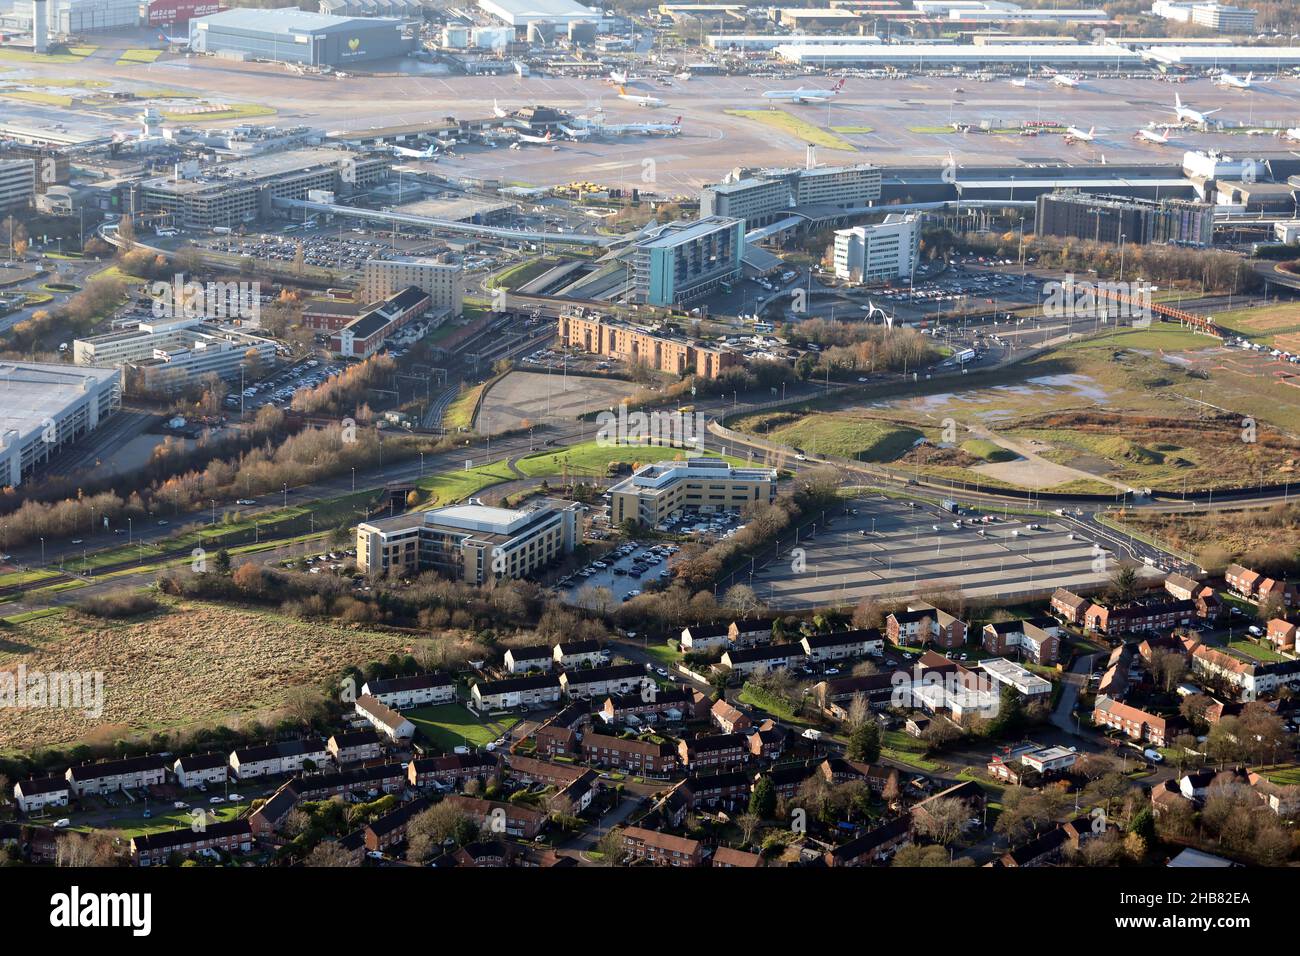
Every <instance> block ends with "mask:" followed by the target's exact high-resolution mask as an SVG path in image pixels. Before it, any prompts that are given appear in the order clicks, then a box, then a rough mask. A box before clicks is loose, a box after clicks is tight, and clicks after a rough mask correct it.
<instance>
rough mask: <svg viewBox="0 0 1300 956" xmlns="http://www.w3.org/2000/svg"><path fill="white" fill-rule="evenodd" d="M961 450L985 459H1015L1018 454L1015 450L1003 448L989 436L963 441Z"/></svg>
mask: <svg viewBox="0 0 1300 956" xmlns="http://www.w3.org/2000/svg"><path fill="white" fill-rule="evenodd" d="M961 450H962V451H964V452H965V453H966V454H968V455H974V456H975V457H976V458H983V459H984V460H985V461H1013V460H1014V459H1015V458H1016V457H1017V456H1016V453H1015V452H1013V451H1009V450H1008V449H1006V448H1003V447H1002V446H1001V445H999V444H998V443H997V442H993V441H989V440H988V439H987V438H972V439H970V440H969V441H964V442H962V443H961Z"/></svg>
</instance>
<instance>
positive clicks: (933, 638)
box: [885, 602, 966, 649]
mask: <svg viewBox="0 0 1300 956" xmlns="http://www.w3.org/2000/svg"><path fill="white" fill-rule="evenodd" d="M885 634H886V636H887V637H888V638H889V640H890V643H893V644H902V645H908V646H913V647H915V646H921V647H924V646H926V645H927V644H934V645H935V646H937V647H942V648H945V649H952V648H957V647H961V646H962V645H963V644H965V643H966V622H965V621H963V620H961V619H960V618H957V617H954V616H953V615H951V614H949V613H948V612H947V611H944V610H941V609H940V608H937V607H934V606H933V605H931V604H926V603H924V602H914V603H912V604H909V605H908V606H907V610H906V611H897V612H895V613H893V614H890V615H889V617H887V618H886V619H885Z"/></svg>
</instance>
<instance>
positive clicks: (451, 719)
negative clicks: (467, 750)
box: [402, 704, 519, 753]
mask: <svg viewBox="0 0 1300 956" xmlns="http://www.w3.org/2000/svg"><path fill="white" fill-rule="evenodd" d="M402 716H403V717H405V718H406V719H407V720H409V721H410V722H411V723H413V724H415V726H416V728H417V729H418V730H419V731H420V733H421V734H423V735H424V736H425V738H426V739H427V740H429V741H431V742H432V743H433V745H434V746H435V747H441V748H442V749H443V750H444V751H446V752H448V753H450V752H451V751H452V749H453V748H454V747H461V746H469V747H484V746H486V745H488V744H490V743H491V742H492V741H494V740H496V739H497V732H496V731H494V730H493V729H492V728H491V727H489V726H488V725H487V724H485V723H483V722H482V721H481V720H479V719H478V718H476V717H475V716H474V715H473V714H471V713H470V712H469V710H468V709H466V708H465V707H464V706H463V705H462V704H441V705H439V706H437V707H420V708H417V709H416V710H408V711H404V712H403V714H402ZM493 722H494V723H496V724H498V725H499V726H500V727H501V728H502V729H503V730H505V729H509V728H510V727H513V726H514V725H515V724H517V723H518V722H519V718H518V717H515V716H513V715H506V716H502V717H500V718H494V721H493Z"/></svg>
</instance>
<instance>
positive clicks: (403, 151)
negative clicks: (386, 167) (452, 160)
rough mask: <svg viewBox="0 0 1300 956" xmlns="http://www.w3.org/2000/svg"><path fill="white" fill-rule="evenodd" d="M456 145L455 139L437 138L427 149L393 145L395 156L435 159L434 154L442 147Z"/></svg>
mask: <svg viewBox="0 0 1300 956" xmlns="http://www.w3.org/2000/svg"><path fill="white" fill-rule="evenodd" d="M455 145H456V141H455V140H454V139H437V140H434V141H433V142H432V143H430V144H429V146H428V148H427V149H410V148H409V147H406V146H393V147H391V149H392V152H393V155H395V156H409V157H410V158H411V159H433V157H434V155H435V154H436V153H437V152H438V150H440V149H451V147H453V146H455Z"/></svg>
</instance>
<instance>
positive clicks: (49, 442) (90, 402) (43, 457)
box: [0, 362, 122, 487]
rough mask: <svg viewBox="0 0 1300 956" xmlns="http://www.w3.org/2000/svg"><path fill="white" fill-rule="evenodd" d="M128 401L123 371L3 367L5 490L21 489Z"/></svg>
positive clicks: (0, 402) (0, 471)
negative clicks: (123, 396) (123, 399)
mask: <svg viewBox="0 0 1300 956" xmlns="http://www.w3.org/2000/svg"><path fill="white" fill-rule="evenodd" d="M121 400H122V373H121V371H120V370H119V369H96V368H69V367H68V366H66V365H43V364H38V363H33V362H4V363H0V429H3V435H2V436H0V484H4V485H8V486H10V487H17V486H18V485H20V484H22V483H23V482H24V481H26V480H28V479H30V478H31V476H32V473H33V472H34V471H35V470H36V469H37V467H38V466H40V465H42V464H44V463H45V462H47V461H48V460H49V459H50V457H51V456H53V455H54V454H55V453H56V452H58V451H59V450H60V449H62V448H63V447H64V446H66V445H70V444H72V443H74V442H76V441H78V440H79V439H81V438H84V437H85V436H86V435H88V434H89V433H90V432H92V431H94V430H95V429H96V428H98V427H99V426H100V425H101V424H103V423H104V422H105V421H106V420H107V419H108V418H109V417H110V416H112V415H113V414H114V413H115V412H116V411H117V410H118V409H119V408H120V407H121Z"/></svg>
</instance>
